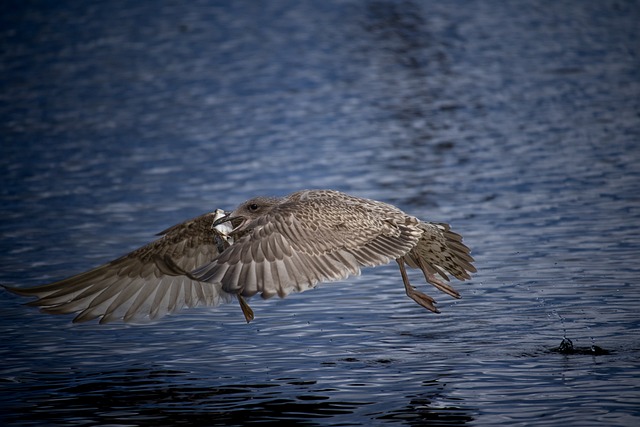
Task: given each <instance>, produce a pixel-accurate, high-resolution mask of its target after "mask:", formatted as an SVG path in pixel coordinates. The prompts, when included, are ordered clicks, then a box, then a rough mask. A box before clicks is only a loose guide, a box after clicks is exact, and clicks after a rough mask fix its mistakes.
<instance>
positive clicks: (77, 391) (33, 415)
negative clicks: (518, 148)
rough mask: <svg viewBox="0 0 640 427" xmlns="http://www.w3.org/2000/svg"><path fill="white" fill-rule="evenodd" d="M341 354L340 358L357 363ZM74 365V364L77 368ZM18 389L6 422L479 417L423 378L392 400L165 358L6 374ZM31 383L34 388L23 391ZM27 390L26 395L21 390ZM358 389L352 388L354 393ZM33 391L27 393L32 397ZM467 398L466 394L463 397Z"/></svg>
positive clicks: (436, 421) (439, 420)
mask: <svg viewBox="0 0 640 427" xmlns="http://www.w3.org/2000/svg"><path fill="white" fill-rule="evenodd" d="M353 362H354V361H352V360H338V361H337V363H338V364H344V363H347V364H349V363H353ZM72 371H74V372H72ZM2 383H4V384H3V388H5V389H13V390H14V393H11V394H12V395H13V396H14V397H13V400H12V399H11V398H10V399H8V401H7V402H5V403H6V404H7V406H5V408H4V411H5V415H4V416H3V417H2V418H1V419H4V422H5V423H7V425H45V424H47V425H63V424H64V425H67V424H74V425H85V424H86V425H98V424H100V425H102V424H126V425H154V426H165V425H166V426H174V425H180V424H185V423H188V424H195V425H201V424H202V425H224V426H235V425H238V426H240V425H250V424H258V423H260V424H261V425H281V424H282V422H283V421H286V422H287V423H288V424H291V425H316V424H321V423H322V421H321V420H322V419H328V418H336V417H337V418H340V417H345V420H348V419H358V418H359V419H360V420H361V421H363V422H365V423H366V420H372V419H378V420H386V421H385V422H393V421H394V420H395V421H404V422H405V423H408V424H410V425H413V424H415V425H423V423H425V422H427V421H428V422H429V425H452V424H455V425H460V424H465V423H467V422H470V421H472V420H473V416H472V414H471V413H470V412H469V410H468V409H466V408H464V407H463V406H457V405H448V406H446V407H443V406H442V405H435V406H432V405H431V402H434V401H436V400H437V401H441V400H442V395H443V394H446V390H444V388H445V387H446V386H445V385H443V383H440V382H439V381H438V380H437V379H436V380H433V381H426V382H424V387H423V390H424V393H413V394H412V395H407V396H404V397H403V398H406V399H407V402H406V404H405V405H404V406H403V405H398V401H397V400H396V402H395V403H396V406H400V407H393V406H391V407H390V406H389V405H388V404H387V405H385V404H384V403H381V402H378V401H377V400H376V399H374V398H371V397H370V396H367V395H366V394H361V395H359V396H360V397H361V398H353V399H351V398H349V397H348V396H347V398H343V397H341V391H340V390H339V389H338V388H337V387H338V386H336V387H331V386H327V385H326V384H324V385H323V384H320V382H318V381H316V380H305V379H302V378H294V377H286V378H275V379H273V380H270V381H267V382H262V383H258V382H256V383H242V382H240V381H235V380H233V379H231V378H230V377H229V378H224V377H222V378H220V377H216V378H202V377H199V376H197V375H195V374H194V373H192V372H189V371H186V370H180V369H169V368H166V367H163V366H159V365H158V366H151V367H148V366H139V367H129V368H123V369H113V370H111V371H104V372H83V370H82V369H81V368H70V370H67V369H65V370H57V371H56V370H41V371H38V372H35V371H34V372H32V373H31V374H30V375H29V376H28V377H23V378H21V379H19V380H18V379H13V380H10V379H7V378H4V379H3V380H2ZM21 388H28V393H21V392H20V389H21ZM20 396H22V397H20ZM354 396H358V395H357V394H356V395H351V397H354ZM25 397H26V398H25ZM461 404H462V402H461Z"/></svg>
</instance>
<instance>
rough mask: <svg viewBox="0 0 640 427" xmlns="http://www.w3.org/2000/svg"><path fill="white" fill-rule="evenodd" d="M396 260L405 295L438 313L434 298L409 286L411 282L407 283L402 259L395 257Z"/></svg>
mask: <svg viewBox="0 0 640 427" xmlns="http://www.w3.org/2000/svg"><path fill="white" fill-rule="evenodd" d="M396 262H397V263H398V266H399V267H400V274H401V275H402V281H403V282H404V289H405V291H406V292H407V296H408V297H409V298H411V299H412V300H414V301H415V302H417V303H418V304H419V305H421V306H423V307H424V308H426V309H427V310H431V311H433V312H434V313H440V310H438V309H437V308H436V306H435V305H434V303H435V302H436V300H434V299H433V298H431V297H430V296H429V295H427V294H423V293H422V292H420V291H418V290H416V288H414V287H413V286H411V283H409V276H407V270H406V268H405V267H404V260H403V259H402V258H397V259H396Z"/></svg>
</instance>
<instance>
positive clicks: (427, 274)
mask: <svg viewBox="0 0 640 427" xmlns="http://www.w3.org/2000/svg"><path fill="white" fill-rule="evenodd" d="M415 260H417V261H418V266H419V267H420V270H422V272H423V273H424V278H425V279H426V281H427V282H429V283H431V284H432V285H433V286H435V287H436V288H438V289H440V290H441V291H442V292H444V293H445V294H448V295H451V296H452V297H454V298H460V294H459V293H458V291H456V290H455V289H453V288H452V287H451V286H449V285H448V284H446V283H444V282H443V281H442V280H440V279H438V278H436V275H435V274H433V273H431V272H430V271H429V269H428V268H427V266H426V264H425V263H424V260H423V259H422V258H420V257H418V256H417V257H415Z"/></svg>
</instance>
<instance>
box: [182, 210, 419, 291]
mask: <svg viewBox="0 0 640 427" xmlns="http://www.w3.org/2000/svg"><path fill="white" fill-rule="evenodd" d="M308 203H311V204H312V203H313V201H309V202H308ZM418 223H419V222H418V220H417V219H416V218H413V217H408V216H406V215H405V214H403V213H402V212H400V211H394V212H390V213H389V215H387V216H382V215H380V213H379V212H377V213H376V212H370V211H368V210H367V207H366V206H365V207H362V206H359V207H358V206H343V205H324V206H322V209H316V208H315V207H313V206H308V209H307V206H304V203H303V202H297V203H296V204H295V206H291V207H289V206H285V205H283V207H282V208H280V209H278V210H275V211H272V212H270V213H268V214H266V215H264V216H262V217H260V218H258V219H256V220H255V221H254V223H253V224H251V226H250V227H249V228H250V231H249V232H247V234H245V235H244V236H242V237H240V238H239V239H237V240H236V242H235V243H234V244H233V245H232V246H231V247H229V248H228V249H227V250H225V251H224V252H223V253H222V254H221V255H220V256H218V257H217V258H216V259H214V260H213V261H212V262H211V263H210V264H208V265H205V266H203V267H201V268H199V269H197V270H195V271H193V272H192V275H193V276H194V277H196V278H198V279H199V280H202V281H206V282H211V283H221V284H222V289H223V290H224V291H226V292H229V293H238V294H241V295H243V296H247V297H248V296H252V295H255V294H256V293H260V294H261V295H262V297H263V298H269V297H271V296H273V295H276V294H277V295H279V296H280V297H284V296H286V295H288V294H289V293H290V292H292V291H295V292H301V291H304V290H307V289H310V288H312V287H314V286H315V285H316V284H317V283H319V282H323V281H334V280H340V279H344V278H346V277H347V276H349V275H357V274H359V273H360V267H365V266H376V265H381V264H386V263H388V262H389V261H391V260H393V259H396V258H398V257H402V256H403V255H404V254H406V253H407V252H408V251H409V250H410V249H411V248H412V247H413V246H415V245H416V243H417V242H418V239H419V238H420V235H421V234H422V230H420V229H419V228H418Z"/></svg>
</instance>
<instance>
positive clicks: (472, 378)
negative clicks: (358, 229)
mask: <svg viewBox="0 0 640 427" xmlns="http://www.w3.org/2000/svg"><path fill="white" fill-rule="evenodd" d="M123 6H125V7H123ZM639 19H640V8H639V7H638V5H637V4H635V3H633V2H614V3H612V2H595V1H594V2H591V1H583V2H569V1H566V2H565V1H553V2H545V3H543V4H542V6H541V5H540V3H539V2H531V4H529V2H518V3H517V4H505V3H504V2H498V1H495V2H467V1H463V2H459V3H447V2H412V1H391V0H390V1H384V0H376V1H366V2H360V1H344V2H331V1H325V2H306V3H300V2H294V1H285V0H278V1H271V2H243V1H236V2H231V3H218V2H213V3H211V2H208V1H199V0H196V1H193V2H189V3H188V4H187V3H185V4H182V3H177V2H175V3H172V2H166V3H163V4H162V6H157V5H156V4H155V3H151V2H135V4H134V3H133V2H131V4H129V2H125V4H123V3H122V2H119V3H118V4H116V3H111V2H107V3H104V4H102V3H94V2H82V3H81V4H74V5H73V7H72V6H70V5H69V4H66V3H65V2H63V1H60V2H55V3H51V2H41V4H40V3H39V2H28V3H21V4H10V5H8V6H3V13H2V14H0V22H1V23H2V25H0V28H2V30H0V38H1V40H2V44H3V47H4V49H2V51H1V52H0V56H1V59H2V64H3V69H2V70H3V71H2V76H1V77H0V86H1V87H2V93H3V94H4V95H5V96H4V97H3V98H2V99H1V100H0V135H1V137H2V140H3V141H2V144H0V167H1V168H2V171H3V181H2V184H1V186H0V200H1V203H0V217H1V218H2V220H1V221H0V282H1V283H9V284H19V285H24V286H31V285H35V284H40V283H43V282H47V281H51V280H55V279H59V278H62V277H64V276H69V275H71V274H75V273H78V272H80V271H83V270H86V269H88V268H90V267H93V266H96V265H98V264H101V263H103V262H105V261H107V260H109V259H113V258H114V257H116V256H117V255H120V254H123V253H126V252H128V251H129V250H131V249H133V248H135V247H137V246H140V245H141V244H143V243H146V242H147V241H149V240H150V239H152V238H153V233H154V232H157V231H160V230H162V229H165V228H166V227H167V226H170V225H171V224H174V223H176V222H179V221H182V220H184V219H186V218H189V217H193V216H195V215H197V214H200V213H203V212H205V211H211V210H212V209H213V208H223V209H230V208H232V207H233V206H235V205H236V204H237V203H238V202H239V201H242V200H246V199H248V198H249V197H251V196H254V195H256V194H273V195H282V194H287V193H290V192H292V191H295V190H298V189H300V188H334V189H338V190H343V191H347V192H350V193H354V194H357V195H360V196H364V197H371V198H374V199H377V200H385V201H388V202H391V203H394V204H397V205H398V206H399V207H400V208H402V209H403V210H405V211H407V212H410V213H412V214H415V215H416V216H419V217H421V218H424V219H431V220H435V221H447V222H450V223H451V224H452V225H453V227H454V229H456V230H458V231H459V232H461V233H462V234H463V235H464V237H465V242H467V243H468V244H469V245H470V246H471V247H472V249H473V254H474V256H475V258H476V259H477V266H478V269H479V271H478V274H477V275H475V276H474V278H473V280H472V281H471V282H468V283H464V284H458V285H456V286H457V288H458V289H459V290H460V292H461V294H462V295H463V298H462V299H461V300H456V301H454V300H451V299H449V298H447V297H446V296H442V295H438V296H437V299H438V302H439V306H440V308H441V310H442V314H440V315H433V314H431V313H426V312H425V311H424V310H423V309H421V308H420V307H418V306H417V305H416V304H414V303H413V302H412V301H410V300H408V299H407V298H406V296H405V295H404V290H403V288H402V282H401V280H400V277H399V274H398V272H397V268H394V267H393V266H385V267H380V268H376V269H368V270H365V271H364V272H363V275H362V276H360V277H356V278H351V279H349V280H348V281H345V282H339V283H335V284H323V285H321V286H320V287H319V288H318V289H315V290H313V291H309V292H306V293H303V294H299V295H292V296H290V297H289V298H287V299H285V300H278V299H271V300H268V301H261V300H253V301H252V307H253V308H254V310H255V311H256V320H255V321H254V322H252V323H251V324H249V325H247V324H245V323H244V320H243V318H242V314H241V313H240V310H239V309H238V307H237V306H236V305H229V306H224V307H220V308H216V309H207V308H204V309H195V310H188V311H186V312H184V313H181V314H179V315H175V316H169V317H168V318H166V319H164V320H162V321H161V322H158V323H152V324H148V325H137V326H130V325H118V324H115V325H107V326H99V325H94V324H84V325H72V324H71V323H70V320H71V319H70V317H69V316H50V315H43V314H40V313H38V312H37V311H36V310H34V309H33V308H31V307H25V306H23V305H21V303H22V302H24V301H23V300H22V299H20V298H18V297H16V296H14V295H10V294H8V293H6V292H0V306H1V307H2V316H1V317H0V332H1V334H2V338H3V343H2V344H1V345H0V358H1V359H2V361H3V365H2V368H0V399H1V401H0V423H1V424H3V425H72V424H73V425H96V424H109V425H172V426H173V425H179V424H183V423H185V424H186V423H191V424H208V425H246V424H252V423H256V424H257V423H261V424H265V423H266V424H269V423H274V424H275V423H276V422H278V423H280V420H283V419H286V420H287V421H288V422H289V423H293V424H300V425H386V424H393V425H425V424H426V425H461V424H475V425H490V426H496V425H504V426H512V425H538V426H545V425H548V426H557V425H559V424H563V425H575V426H585V425H620V426H627V425H636V424H637V423H638V421H640V412H639V411H638V401H639V399H640V395H639V394H638V381H637V378H638V376H639V375H640V372H639V370H638V366H640V360H639V358H638V354H640V345H639V342H638V336H639V334H638V331H640V317H639V316H638V314H637V307H638V305H639V304H640V295H639V293H638V291H637V286H636V285H637V282H638V279H637V278H638V277H640V271H639V270H638V267H637V259H636V258H637V254H638V253H639V251H640V247H639V245H638V242H640V227H639V224H640V200H639V199H638V197H637V194H640V191H639V190H640V189H639V188H638V183H639V182H640V167H639V165H640V161H639V160H640V151H639V149H638V148H639V146H638V144H637V141H638V137H639V136H640V122H639V120H638V117H639V116H638V112H639V111H640V104H639V101H638V100H640V93H638V92H639V87H638V84H637V83H638V81H640V74H639V73H640V71H639V70H640V64H638V59H637V58H639V57H640V55H638V52H637V49H638V46H640V43H639V41H638V32H637V31H636V27H637V22H638V20H639ZM412 274H416V273H415V272H413V273H412ZM413 281H414V282H415V283H421V282H422V279H421V278H419V276H418V275H416V276H415V279H414V280H413ZM563 338H565V339H566V341H565V345H564V346H563V348H560V347H559V346H560V345H561V343H562V342H563ZM568 340H570V341H571V343H572V345H571V347H569V346H568V344H567V343H568ZM599 349H601V350H599ZM594 350H596V351H594Z"/></svg>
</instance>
